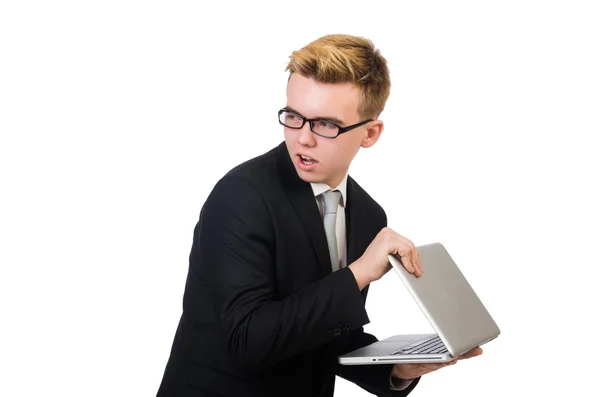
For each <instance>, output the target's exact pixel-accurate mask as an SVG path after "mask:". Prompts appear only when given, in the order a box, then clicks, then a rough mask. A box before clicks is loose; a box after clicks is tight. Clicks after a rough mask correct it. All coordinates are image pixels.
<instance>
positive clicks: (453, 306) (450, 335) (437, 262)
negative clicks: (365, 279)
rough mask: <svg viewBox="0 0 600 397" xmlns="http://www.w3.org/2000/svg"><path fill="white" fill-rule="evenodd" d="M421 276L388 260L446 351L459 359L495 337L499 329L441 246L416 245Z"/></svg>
mask: <svg viewBox="0 0 600 397" xmlns="http://www.w3.org/2000/svg"><path fill="white" fill-rule="evenodd" d="M417 250H418V251H419V256H420V257H421V264H422V265H423V275H422V276H421V277H419V278H417V277H416V276H413V275H412V274H410V273H409V272H407V271H406V269H404V266H402V263H401V262H400V260H399V259H398V257H396V256H393V255H390V256H389V260H390V263H391V264H392V266H393V267H394V269H395V270H396V272H397V273H398V275H399V276H400V278H401V279H402V281H403V282H404V285H406V287H407V288H408V290H409V291H410V293H411V294H412V296H413V298H414V299H415V300H416V301H417V303H418V304H419V306H420V307H421V310H422V311H423V313H424V314H425V316H427V319H428V320H429V322H430V323H431V325H432V327H433V328H434V329H435V330H436V332H437V333H438V335H439V336H440V338H441V339H442V341H443V342H444V344H445V345H446V347H447V348H448V351H449V352H450V353H451V354H452V355H453V356H455V357H456V356H458V355H460V354H463V353H465V352H466V351H468V350H470V349H472V348H473V347H475V346H478V345H482V344H483V343H485V342H488V341H490V340H492V339H494V338H496V337H497V336H498V335H499V334H500V329H499V328H498V326H497V325H496V323H495V322H494V320H493V319H492V317H491V316H490V314H489V313H488V311H487V310H486V308H485V307H484V306H483V303H481V301H480V300H479V298H478V297H477V294H475V291H473V289H472V288H471V286H470V285H469V283H468V282H467V280H466V279H465V277H464V276H463V274H462V272H461V271H460V269H459V268H458V266H456V263H454V261H453V260H452V258H451V257H450V254H449V253H448V251H446V249H445V248H444V246H443V245H442V244H441V243H432V244H427V245H422V246H418V247H417Z"/></svg>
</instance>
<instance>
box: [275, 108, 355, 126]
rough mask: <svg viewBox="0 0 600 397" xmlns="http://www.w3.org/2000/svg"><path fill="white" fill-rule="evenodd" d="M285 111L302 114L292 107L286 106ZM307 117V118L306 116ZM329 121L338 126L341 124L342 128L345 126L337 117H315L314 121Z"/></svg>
mask: <svg viewBox="0 0 600 397" xmlns="http://www.w3.org/2000/svg"><path fill="white" fill-rule="evenodd" d="M283 109H284V110H289V111H292V112H294V113H298V114H302V113H300V112H299V111H297V110H296V109H294V108H292V107H291V106H285V107H284V108H283ZM305 117H306V116H305ZM317 119H318V120H327V121H333V122H334V123H336V124H339V125H340V126H343V125H344V124H346V123H344V122H343V121H342V120H340V119H338V118H337V117H329V116H319V117H314V118H313V120H317Z"/></svg>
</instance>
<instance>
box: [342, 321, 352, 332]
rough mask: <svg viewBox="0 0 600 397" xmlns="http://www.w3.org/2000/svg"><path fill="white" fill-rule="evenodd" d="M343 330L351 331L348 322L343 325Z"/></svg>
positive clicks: (350, 325)
mask: <svg viewBox="0 0 600 397" xmlns="http://www.w3.org/2000/svg"><path fill="white" fill-rule="evenodd" d="M344 329H345V330H346V331H350V330H351V329H352V323H350V322H347V323H346V324H345V327H344Z"/></svg>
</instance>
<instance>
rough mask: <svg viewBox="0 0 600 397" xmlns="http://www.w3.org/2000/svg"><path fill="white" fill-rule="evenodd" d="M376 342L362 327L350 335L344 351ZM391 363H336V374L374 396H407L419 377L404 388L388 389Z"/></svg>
mask: <svg viewBox="0 0 600 397" xmlns="http://www.w3.org/2000/svg"><path fill="white" fill-rule="evenodd" d="M374 342H377V338H376V337H375V336H373V335H371V334H368V333H366V332H364V331H363V328H362V327H360V329H357V330H354V331H353V332H352V334H351V335H350V338H349V340H348V344H347V345H346V349H345V352H344V353H347V352H351V351H353V350H356V349H359V348H361V347H363V346H367V345H370V344H371V343H374ZM392 367H393V365H392V364H377V365H341V364H338V369H337V374H338V375H339V376H341V377H342V378H344V379H346V380H348V381H350V382H353V383H355V384H356V385H358V386H360V387H361V388H363V389H365V390H366V391H368V392H369V393H372V394H375V395H376V396H393V397H403V396H407V395H408V394H409V393H410V392H411V391H412V390H413V389H414V388H415V387H416V386H417V383H419V380H420V378H417V379H415V380H414V381H413V382H412V383H411V384H410V385H409V386H408V387H407V388H406V389H404V390H401V391H393V390H391V389H390V376H391V374H392Z"/></svg>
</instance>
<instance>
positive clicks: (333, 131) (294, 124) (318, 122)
mask: <svg viewBox="0 0 600 397" xmlns="http://www.w3.org/2000/svg"><path fill="white" fill-rule="evenodd" d="M278 115H279V124H281V125H283V126H285V127H288V128H293V129H295V130H299V129H302V127H304V124H306V123H307V122H308V124H309V125H310V130H311V131H312V132H313V133H314V134H317V135H319V136H322V137H323V138H331V139H333V138H336V137H337V136H338V135H340V134H343V133H344V132H348V131H350V130H353V129H355V128H356V127H360V126H361V125H364V124H367V123H368V122H369V121H373V119H369V120H364V121H361V122H360V123H356V124H352V125H349V126H348V127H340V126H339V125H338V124H336V123H334V122H333V121H331V120H327V119H307V118H306V117H304V116H302V115H301V114H299V113H296V112H293V111H291V110H288V109H281V110H280V111H279V113H278Z"/></svg>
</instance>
